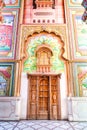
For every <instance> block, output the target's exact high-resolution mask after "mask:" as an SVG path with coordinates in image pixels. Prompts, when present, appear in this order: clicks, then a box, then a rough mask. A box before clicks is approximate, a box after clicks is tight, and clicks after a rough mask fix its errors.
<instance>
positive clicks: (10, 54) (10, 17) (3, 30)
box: [0, 9, 18, 59]
mask: <svg viewBox="0 0 87 130" xmlns="http://www.w3.org/2000/svg"><path fill="white" fill-rule="evenodd" d="M3 18H4V21H3V24H0V59H2V58H3V59H14V58H15V43H16V33H17V24H18V10H17V9H16V10H15V9H14V10H7V11H6V12H5V13H4V15H3Z"/></svg>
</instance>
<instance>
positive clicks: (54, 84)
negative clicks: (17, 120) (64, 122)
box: [27, 75, 60, 119]
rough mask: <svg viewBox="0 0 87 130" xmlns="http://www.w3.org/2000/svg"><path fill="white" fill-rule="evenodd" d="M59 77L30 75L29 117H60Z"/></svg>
mask: <svg viewBox="0 0 87 130" xmlns="http://www.w3.org/2000/svg"><path fill="white" fill-rule="evenodd" d="M59 78H60V77H59V75H56V76H48V75H44V76H39V75H37V76H34V75H33V76H32V75H28V79H29V95H28V113H27V118H28V119H60V90H59V88H60V85H59Z"/></svg>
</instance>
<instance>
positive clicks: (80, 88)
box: [73, 63, 87, 97]
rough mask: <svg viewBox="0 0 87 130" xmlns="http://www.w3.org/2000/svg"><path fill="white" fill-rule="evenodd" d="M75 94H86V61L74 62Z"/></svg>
mask: <svg viewBox="0 0 87 130" xmlns="http://www.w3.org/2000/svg"><path fill="white" fill-rule="evenodd" d="M73 74H74V79H75V80H74V82H75V83H74V92H75V96H83V97H84V96H87V63H75V64H74V71H73Z"/></svg>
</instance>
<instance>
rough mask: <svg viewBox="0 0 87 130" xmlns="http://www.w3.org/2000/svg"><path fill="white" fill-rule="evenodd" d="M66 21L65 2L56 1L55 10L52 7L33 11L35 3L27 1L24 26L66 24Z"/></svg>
mask: <svg viewBox="0 0 87 130" xmlns="http://www.w3.org/2000/svg"><path fill="white" fill-rule="evenodd" d="M64 21H65V18H64V4H63V0H55V9H53V8H52V7H37V8H36V9H33V1H32V0H26V1H25V7H24V21H23V22H24V24H29V23H33V24H36V23H38V24H44V23H48V24H49V23H64Z"/></svg>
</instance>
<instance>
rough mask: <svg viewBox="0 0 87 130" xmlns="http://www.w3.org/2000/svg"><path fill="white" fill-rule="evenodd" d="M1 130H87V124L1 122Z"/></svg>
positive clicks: (33, 121) (34, 121) (48, 121)
mask: <svg viewBox="0 0 87 130" xmlns="http://www.w3.org/2000/svg"><path fill="white" fill-rule="evenodd" d="M0 130H87V122H68V121H59V120H57V121H54V120H21V121H0Z"/></svg>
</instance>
